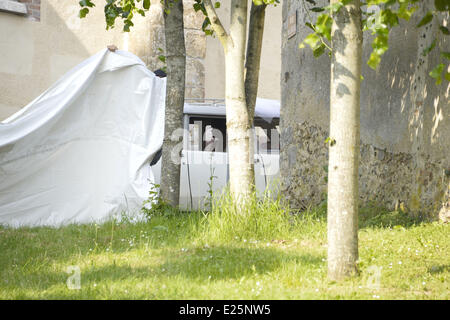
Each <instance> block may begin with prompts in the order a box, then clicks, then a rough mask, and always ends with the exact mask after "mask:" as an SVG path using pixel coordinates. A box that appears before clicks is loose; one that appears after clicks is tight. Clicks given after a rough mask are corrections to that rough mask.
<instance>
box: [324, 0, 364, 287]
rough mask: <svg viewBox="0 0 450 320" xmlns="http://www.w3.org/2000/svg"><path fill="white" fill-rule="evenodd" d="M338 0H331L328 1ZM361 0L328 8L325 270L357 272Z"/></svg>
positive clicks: (335, 277)
mask: <svg viewBox="0 0 450 320" xmlns="http://www.w3.org/2000/svg"><path fill="white" fill-rule="evenodd" d="M338 1H339V0H332V1H331V4H333V3H336V2H338ZM362 41H363V39H362V28H361V10H360V1H359V0H353V1H351V2H350V3H349V4H347V5H346V6H344V7H343V8H342V9H341V10H339V11H338V12H336V13H334V14H333V25H332V27H331V48H332V50H333V53H332V55H331V86H330V137H332V139H333V142H332V143H330V148H329V161H328V219H327V221H328V276H329V277H330V278H331V279H333V280H340V279H341V278H343V277H345V276H348V275H352V274H354V273H356V271H357V269H356V261H357V259H358V209H359V208H358V197H359V195H358V163H359V109H360V103H359V97H360V83H361V80H360V76H361V55H362Z"/></svg>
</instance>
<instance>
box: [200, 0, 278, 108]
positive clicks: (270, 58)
mask: <svg viewBox="0 0 450 320" xmlns="http://www.w3.org/2000/svg"><path fill="white" fill-rule="evenodd" d="M249 3H251V0H250V1H249ZM249 12H250V6H249ZM281 13H282V10H281V4H280V5H277V6H276V7H275V6H269V7H267V9H266V19H265V25H264V36H263V47H262V54H261V70H260V78H259V79H260V80H259V87H258V97H261V98H266V99H276V100H280V69H281V25H282V16H281ZM217 14H218V15H219V18H220V19H221V21H222V23H223V25H224V27H225V28H226V29H227V30H228V27H229V20H230V2H229V1H222V2H221V6H220V8H219V9H217ZM224 61H225V60H224V54H223V49H222V45H221V44H220V41H219V39H218V38H216V37H207V40H206V59H205V91H206V92H205V96H206V98H224V97H225V62H224Z"/></svg>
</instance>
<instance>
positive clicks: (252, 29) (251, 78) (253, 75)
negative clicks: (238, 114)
mask: <svg viewBox="0 0 450 320" xmlns="http://www.w3.org/2000/svg"><path fill="white" fill-rule="evenodd" d="M266 7H267V5H266V4H261V5H256V4H255V3H254V2H252V8H251V10H250V23H249V33H248V42H247V58H246V60H245V70H246V71H245V98H246V101H247V109H248V115H249V118H250V121H251V122H252V123H253V118H254V115H255V104H256V97H257V95H258V83H259V68H260V62H261V51H262V39H263V33H264V21H265V17H266Z"/></svg>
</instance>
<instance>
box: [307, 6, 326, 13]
mask: <svg viewBox="0 0 450 320" xmlns="http://www.w3.org/2000/svg"><path fill="white" fill-rule="evenodd" d="M309 10H311V11H312V12H322V11H325V8H322V7H314V8H311V9H309Z"/></svg>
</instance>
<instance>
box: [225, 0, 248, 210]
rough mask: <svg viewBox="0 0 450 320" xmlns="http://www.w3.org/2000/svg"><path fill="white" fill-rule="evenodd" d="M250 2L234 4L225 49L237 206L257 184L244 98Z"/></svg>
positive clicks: (236, 0)
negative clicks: (248, 8) (248, 4)
mask: <svg viewBox="0 0 450 320" xmlns="http://www.w3.org/2000/svg"><path fill="white" fill-rule="evenodd" d="M246 33H247V0H232V1H231V19H230V35H229V37H228V45H227V47H226V48H225V74H226V82H225V104H226V113H227V135H228V155H229V164H230V191H231V194H232V196H233V199H234V201H235V202H236V203H242V202H245V201H246V199H247V198H248V197H249V196H250V195H251V194H252V191H253V190H254V184H255V182H254V181H255V176H254V170H252V168H253V162H254V159H253V154H250V149H249V147H250V134H251V130H250V129H251V126H250V121H249V114H248V110H247V103H246V98H245V70H244V59H245V42H246Z"/></svg>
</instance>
